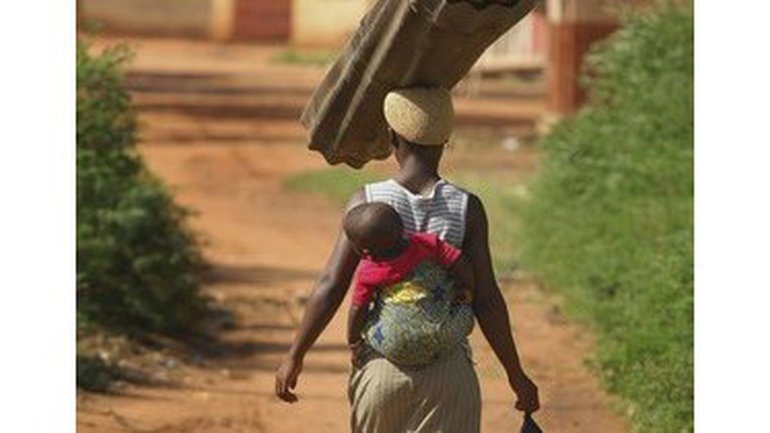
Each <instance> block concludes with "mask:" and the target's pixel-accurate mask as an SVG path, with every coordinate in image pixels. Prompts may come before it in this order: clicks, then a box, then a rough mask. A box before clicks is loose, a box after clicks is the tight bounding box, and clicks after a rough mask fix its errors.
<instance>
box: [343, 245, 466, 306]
mask: <svg viewBox="0 0 770 433" xmlns="http://www.w3.org/2000/svg"><path fill="white" fill-rule="evenodd" d="M407 237H408V239H409V246H408V247H407V249H406V250H405V251H404V252H403V253H401V255H399V256H398V257H394V258H392V259H387V260H375V259H373V258H372V257H369V256H364V257H362V258H361V262H360V263H359V265H358V271H357V274H356V284H355V286H354V288H353V305H355V306H356V307H362V306H364V305H368V304H369V302H370V301H371V300H372V296H373V295H374V293H375V292H376V291H377V290H378V289H379V288H382V287H387V286H390V285H393V284H396V283H398V282H400V281H403V280H404V279H406V278H407V277H409V274H410V273H411V272H412V270H413V269H414V268H415V267H416V266H417V265H418V264H420V263H421V262H422V261H424V260H426V259H434V260H436V262H438V263H439V264H440V265H442V266H444V267H450V266H452V264H453V263H454V262H455V261H456V260H457V259H458V258H459V257H460V254H461V251H460V250H459V249H457V248H455V247H454V246H452V245H450V244H448V243H446V242H444V241H442V240H441V239H439V238H438V236H436V235H435V234H433V233H408V232H407Z"/></svg>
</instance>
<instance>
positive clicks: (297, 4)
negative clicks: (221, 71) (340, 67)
mask: <svg viewBox="0 0 770 433" xmlns="http://www.w3.org/2000/svg"><path fill="white" fill-rule="evenodd" d="M374 1H376V0H78V14H79V17H78V18H79V20H80V21H81V22H83V21H84V20H86V21H87V20H93V21H98V22H101V23H102V24H103V25H104V28H105V31H106V32H108V33H115V34H128V35H146V36H173V37H192V38H203V39H211V40H217V41H242V42H243V41H245V42H257V43H286V44H292V45H294V46H300V47H319V48H326V49H338V48H341V47H342V45H343V44H344V43H345V41H346V40H347V39H348V38H349V37H350V35H351V34H352V33H353V32H354V31H355V30H356V28H357V27H358V23H359V21H360V19H361V17H362V16H363V15H364V13H365V12H366V10H367V9H368V7H369V6H370V5H371V4H372V3H373V2H374ZM637 3H645V1H644V0H543V2H542V3H541V4H540V5H539V6H537V7H536V9H535V11H533V13H532V14H530V15H528V16H527V17H526V18H525V19H524V20H522V21H521V22H520V23H518V24H517V25H516V26H514V27H513V28H512V29H511V31H509V32H508V33H506V34H505V35H503V36H502V37H501V38H500V39H499V40H498V41H497V42H496V43H495V44H493V45H492V46H491V47H490V48H489V50H487V52H486V53H485V54H484V55H483V56H482V57H481V59H479V62H478V63H477V65H476V66H475V67H474V68H473V70H472V71H471V74H470V80H471V81H473V80H479V79H480V77H481V76H482V75H483V74H486V73H494V72H508V71H518V70H526V71H546V72H547V75H548V109H549V113H550V114H551V115H553V117H561V116H564V115H569V114H571V113H573V112H574V111H575V110H576V109H577V108H578V107H579V106H580V105H581V104H582V103H583V102H584V100H585V94H584V92H583V91H582V89H581V88H580V86H579V83H578V76H579V74H580V71H581V67H582V63H583V58H584V56H585V54H586V52H587V51H588V49H589V48H590V46H591V45H592V44H593V43H595V42H596V41H598V40H600V39H602V38H604V37H606V36H607V35H609V34H610V33H611V32H612V31H614V30H615V29H616V28H617V27H618V20H617V18H616V14H615V13H614V11H615V9H616V7H617V6H618V5H623V4H637Z"/></svg>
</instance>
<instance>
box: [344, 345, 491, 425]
mask: <svg viewBox="0 0 770 433" xmlns="http://www.w3.org/2000/svg"><path fill="white" fill-rule="evenodd" d="M367 352H368V353H367V354H365V355H364V357H363V360H362V363H361V365H360V366H359V367H354V368H353V371H352V373H351V376H350V383H349V388H348V398H349V400H350V406H351V430H352V432H353V433H478V432H479V429H480V418H481V393H480V390H479V380H478V377H477V376H476V371H475V370H474V368H473V361H472V359H471V356H470V353H469V350H468V348H467V347H464V346H462V345H461V346H458V348H457V350H455V351H453V352H452V353H451V354H448V355H446V356H445V357H444V358H442V359H440V360H438V361H436V362H434V363H432V364H429V365H427V366H424V367H422V368H419V369H414V368H403V367H399V366H397V365H395V364H393V363H391V362H390V361H388V360H387V359H386V358H384V357H382V356H380V355H378V354H376V353H372V352H373V351H372V350H371V349H368V350H367Z"/></svg>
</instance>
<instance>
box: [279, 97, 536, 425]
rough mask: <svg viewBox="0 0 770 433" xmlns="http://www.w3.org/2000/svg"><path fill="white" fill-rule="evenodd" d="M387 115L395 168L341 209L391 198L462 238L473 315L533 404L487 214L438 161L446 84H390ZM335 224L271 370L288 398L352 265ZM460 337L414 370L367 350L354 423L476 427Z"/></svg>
mask: <svg viewBox="0 0 770 433" xmlns="http://www.w3.org/2000/svg"><path fill="white" fill-rule="evenodd" d="M384 114H385V119H386V121H387V123H388V126H389V128H390V134H391V142H392V144H393V146H394V148H395V156H396V160H397V161H398V165H399V172H398V174H397V175H396V177H395V178H393V179H390V180H388V181H385V182H379V183H375V184H370V185H367V186H366V187H365V188H363V189H362V190H360V191H358V192H356V193H355V194H354V195H353V197H352V198H351V199H350V200H349V202H348V205H347V209H351V208H353V207H355V206H356V205H358V204H361V203H364V202H367V201H383V202H386V203H388V204H390V205H391V206H393V207H394V208H395V209H396V210H397V211H398V212H399V214H400V215H401V218H402V219H403V220H404V224H405V226H406V227H405V228H406V229H408V230H411V231H429V232H433V233H436V234H437V235H438V236H439V237H440V238H442V239H444V240H445V241H447V242H449V243H452V244H454V245H455V246H457V247H460V248H461V249H462V250H463V252H464V253H465V254H466V255H467V256H468V257H469V258H470V260H471V262H472V263H473V270H474V272H473V274H474V278H475V288H474V289H475V293H474V298H473V310H474V314H475V316H476V320H477V321H478V323H479V326H480V327H481V330H482V332H483V334H484V336H485V337H486V339H487V341H489V344H490V345H491V346H492V349H493V350H494V352H495V354H496V356H497V358H498V360H499V361H500V363H501V364H502V365H503V367H504V369H505V371H506V373H507V376H508V382H509V383H510V385H511V388H512V390H513V391H514V393H515V394H516V396H517V401H516V405H515V406H516V408H517V409H519V410H522V411H525V412H534V411H536V410H537V409H538V408H539V400H538V392H537V387H536V386H535V384H534V383H533V382H532V381H531V380H530V379H529V378H528V377H527V375H526V374H525V373H524V371H523V369H522V367H521V364H520V362H519V357H518V355H517V352H516V347H515V344H514V341H513V337H512V335H511V327H510V323H509V320H508V309H507V307H506V304H505V301H504V299H503V297H502V294H501V293H500V288H499V287H498V285H497V282H496V281H495V277H494V273H493V270H492V261H491V257H490V252H489V239H488V228H487V218H486V214H485V211H484V207H483V205H482V203H481V201H480V200H479V199H478V197H476V196H475V195H473V194H470V193H468V192H466V191H464V190H463V189H461V188H459V187H457V186H455V185H453V184H452V183H450V182H447V181H446V180H444V179H442V178H441V177H440V176H439V174H438V166H439V162H440V160H441V156H442V153H443V145H444V144H445V143H446V141H447V140H448V138H449V135H450V134H451V131H452V126H453V118H454V113H453V109H452V101H451V97H450V95H449V92H448V91H446V90H445V89H440V88H411V89H400V90H395V91H392V92H390V93H389V94H388V95H387V97H386V98H385V104H384ZM358 262H359V257H358V256H357V255H356V253H355V252H354V250H353V248H352V247H351V245H350V242H349V241H348V239H347V238H346V237H345V234H344V232H343V231H341V232H340V235H339V237H338V240H337V244H336V246H335V248H334V251H333V252H332V255H331V258H330V259H329V262H328V263H327V265H326V269H325V271H324V273H323V275H322V277H321V279H320V280H319V281H318V283H317V284H316V287H315V288H314V290H313V293H312V294H311V296H310V298H309V300H308V304H307V309H306V311H305V315H304V317H303V320H302V323H301V325H300V329H299V331H298V332H297V335H296V337H295V340H294V342H293V344H292V346H291V348H290V350H289V353H288V355H287V356H286V358H285V359H284V361H283V362H282V363H281V365H280V366H279V368H278V371H277V374H276V385H275V392H276V395H277V396H278V397H279V398H281V399H282V400H284V401H287V402H296V401H297V397H296V395H295V394H294V393H293V392H292V391H291V390H292V389H293V388H294V387H295V385H296V383H297V377H298V376H299V374H300V372H301V371H302V361H303V359H304V356H305V354H306V353H307V351H308V350H309V349H310V347H311V346H312V345H313V343H314V342H315V341H316V339H317V338H318V336H319V335H320V333H321V332H322V331H323V329H324V328H325V327H326V325H327V324H328V323H329V321H330V320H331V319H332V317H333V316H334V314H335V312H336V311H337V308H338V307H339V305H340V303H341V302H342V300H343V298H344V297H345V293H346V291H347V289H348V287H349V286H350V282H351V279H352V277H353V274H354V272H355V269H356V266H357V265H358ZM467 348H468V345H467V342H466V343H465V344H462V345H461V347H458V349H457V350H455V351H454V352H452V353H451V354H450V355H448V356H445V357H444V358H442V359H440V360H437V361H435V362H433V363H431V364H429V365H428V366H425V367H423V368H421V369H418V370H409V369H404V368H400V367H399V366H397V365H394V364H392V363H391V362H390V361H388V360H387V359H385V358H384V357H378V356H370V357H368V358H367V359H365V360H364V362H362V363H361V365H360V366H358V367H355V368H354V370H353V373H352V375H351V379H350V387H349V397H350V402H351V425H352V430H353V432H354V433H402V432H403V433H406V432H410V433H411V432H414V433H435V432H439V431H440V432H442V433H477V432H478V431H479V428H480V413H481V398H480V394H479V384H478V378H477V376H476V372H475V370H474V368H473V363H472V361H471V359H470V356H469V351H468V350H463V349H467Z"/></svg>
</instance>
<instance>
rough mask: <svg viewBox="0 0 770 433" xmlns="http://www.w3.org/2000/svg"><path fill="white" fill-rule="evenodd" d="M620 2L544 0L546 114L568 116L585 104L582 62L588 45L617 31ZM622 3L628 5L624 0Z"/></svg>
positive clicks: (606, 0) (618, 0) (620, 0)
mask: <svg viewBox="0 0 770 433" xmlns="http://www.w3.org/2000/svg"><path fill="white" fill-rule="evenodd" d="M623 3H624V2H623V1H622V0H547V1H546V11H547V17H548V30H547V31H548V35H549V49H548V111H549V114H550V115H552V116H553V117H557V118H558V117H562V116H565V115H569V114H572V113H573V112H575V110H577V109H578V107H580V105H581V104H582V103H583V102H585V96H586V95H585V91H584V90H583V89H582V88H581V87H580V85H579V80H578V78H579V76H580V72H581V69H582V65H583V59H584V57H585V55H586V53H587V52H588V50H589V48H590V47H591V45H593V44H594V43H595V42H597V41H599V40H601V39H603V38H605V37H607V36H608V35H609V34H611V33H612V32H613V31H615V30H616V29H617V28H618V17H617V7H618V6H619V5H622V4H623ZM625 3H629V2H628V1H626V2H625Z"/></svg>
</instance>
